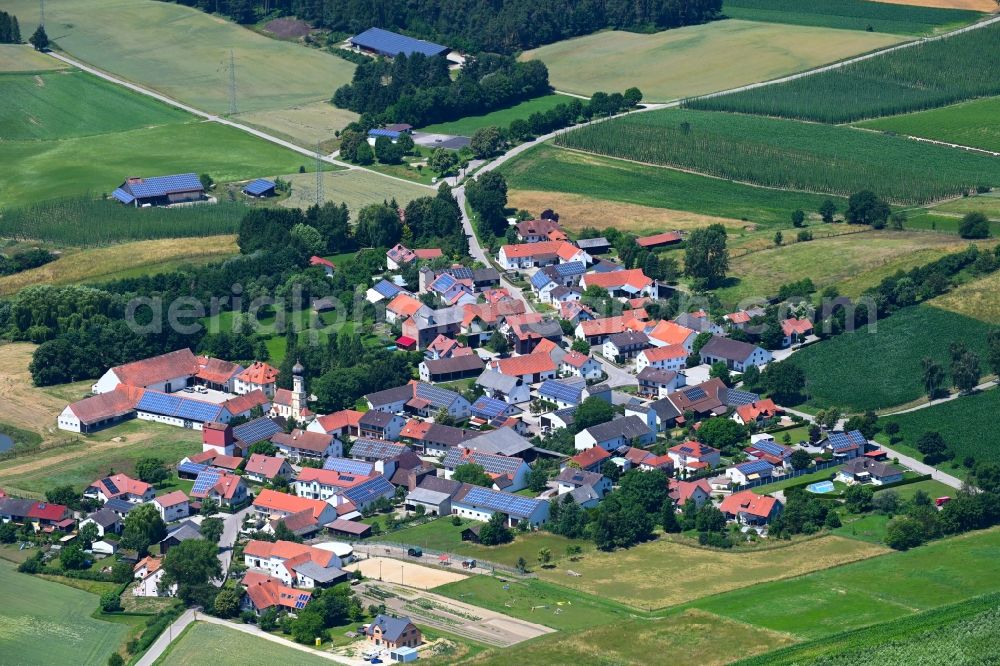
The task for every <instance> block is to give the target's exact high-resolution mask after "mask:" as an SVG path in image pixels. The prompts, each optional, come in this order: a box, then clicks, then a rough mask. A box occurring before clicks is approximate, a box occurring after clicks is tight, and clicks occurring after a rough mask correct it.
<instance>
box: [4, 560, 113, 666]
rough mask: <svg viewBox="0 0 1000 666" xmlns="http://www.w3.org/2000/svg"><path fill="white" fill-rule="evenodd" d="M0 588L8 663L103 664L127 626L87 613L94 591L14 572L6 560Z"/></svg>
mask: <svg viewBox="0 0 1000 666" xmlns="http://www.w3.org/2000/svg"><path fill="white" fill-rule="evenodd" d="M0 589H2V590H3V597H4V603H3V605H2V607H0V644H2V645H3V650H2V651H3V653H4V654H5V655H6V657H5V658H4V659H3V661H7V662H8V663H17V664H25V665H29V664H38V665H41V664H55V663H63V664H70V663H72V664H80V665H81V666H83V665H87V666H103V665H104V664H105V663H106V662H107V659H108V657H109V656H110V655H111V653H112V652H113V651H114V650H115V649H116V647H117V646H118V644H119V643H120V642H121V641H122V639H123V638H124V636H125V633H126V632H127V630H128V628H127V626H126V625H124V624H118V623H114V622H105V621H102V620H97V619H94V618H93V617H91V614H92V613H93V612H94V610H95V609H96V608H97V605H98V603H97V602H98V597H97V595H94V594H90V593H88V592H84V591H82V590H77V589H74V588H72V587H68V586H66V585H60V584H59V583H52V582H49V581H45V580H42V579H40V578H36V577H34V576H29V575H27V574H21V573H17V571H16V570H15V567H14V565H13V564H11V563H10V562H7V561H5V560H0Z"/></svg>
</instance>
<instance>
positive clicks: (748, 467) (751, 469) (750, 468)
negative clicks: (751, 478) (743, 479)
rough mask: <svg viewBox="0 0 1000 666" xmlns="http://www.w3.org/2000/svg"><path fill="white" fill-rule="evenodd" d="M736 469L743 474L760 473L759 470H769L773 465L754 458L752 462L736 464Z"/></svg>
mask: <svg viewBox="0 0 1000 666" xmlns="http://www.w3.org/2000/svg"><path fill="white" fill-rule="evenodd" d="M736 469H738V470H740V471H741V472H743V473H744V474H760V473H761V472H769V471H771V470H773V469H774V465H772V464H771V463H769V462H766V461H764V460H755V461H753V462H745V463H740V464H739V465H737V466H736Z"/></svg>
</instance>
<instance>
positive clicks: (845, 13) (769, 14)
mask: <svg viewBox="0 0 1000 666" xmlns="http://www.w3.org/2000/svg"><path fill="white" fill-rule="evenodd" d="M722 13H723V14H725V15H726V16H727V17H729V18H736V19H745V20H748V21H768V22H773V23H787V24H791V25H814V26H820V27H824V28H841V29H846V30H869V29H870V30H872V31H874V32H885V33H892V34H899V35H924V34H932V33H934V32H940V31H943V30H947V29H948V28H952V27H956V26H960V25H964V24H966V23H972V22H973V21H975V20H977V19H979V18H980V17H982V13H980V12H975V11H967V10H958V9H939V8H935V7H914V6H912V5H893V4H887V3H882V2H872V1H871V0H725V1H724V2H723V3H722Z"/></svg>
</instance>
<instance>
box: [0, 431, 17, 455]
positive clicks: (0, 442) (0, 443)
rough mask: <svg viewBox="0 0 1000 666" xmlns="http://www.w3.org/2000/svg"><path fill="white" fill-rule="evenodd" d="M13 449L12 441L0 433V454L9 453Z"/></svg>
mask: <svg viewBox="0 0 1000 666" xmlns="http://www.w3.org/2000/svg"><path fill="white" fill-rule="evenodd" d="M12 448H14V440H12V439H11V438H10V437H8V436H7V435H5V434H3V433H2V432H0V453H4V452H6V451H10V450H11V449H12Z"/></svg>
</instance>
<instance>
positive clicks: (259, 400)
mask: <svg viewBox="0 0 1000 666" xmlns="http://www.w3.org/2000/svg"><path fill="white" fill-rule="evenodd" d="M266 404H268V401H267V396H266V395H264V392H263V391H261V390H260V389H254V390H253V391H250V392H249V393H244V394H243V395H237V396H235V397H232V398H230V399H229V400H226V401H225V402H224V403H222V406H223V407H225V408H226V409H228V410H229V413H230V414H232V415H233V416H239V415H240V414H243V413H244V412H249V411H250V410H251V409H253V408H254V407H263V406H264V405H266Z"/></svg>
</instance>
